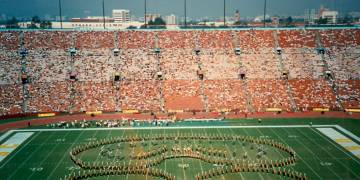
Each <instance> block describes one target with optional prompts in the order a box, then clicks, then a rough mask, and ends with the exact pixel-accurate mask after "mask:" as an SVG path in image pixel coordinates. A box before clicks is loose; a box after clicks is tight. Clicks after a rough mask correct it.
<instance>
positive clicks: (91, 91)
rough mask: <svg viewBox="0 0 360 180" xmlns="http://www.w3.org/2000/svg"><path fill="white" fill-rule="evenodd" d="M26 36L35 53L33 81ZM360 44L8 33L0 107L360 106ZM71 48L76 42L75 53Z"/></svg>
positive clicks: (358, 34)
mask: <svg viewBox="0 0 360 180" xmlns="http://www.w3.org/2000/svg"><path fill="white" fill-rule="evenodd" d="M318 39H320V42H319V41H318ZM20 42H24V47H25V48H26V49H27V51H28V54H27V56H26V71H27V73H26V75H27V76H28V77H29V84H27V85H23V84H22V83H23V82H22V80H21V77H22V73H21V68H22V65H21V57H20V55H19V48H20ZM276 42H278V44H279V46H280V47H281V48H282V54H281V56H278V55H277V53H276V52H275V48H276ZM319 43H320V44H321V45H322V46H323V47H325V48H326V52H325V54H324V56H323V57H324V59H322V56H321V54H318V52H317V51H316V48H318V45H319ZM359 45H360V30H357V29H336V30H329V29H322V30H304V29H302V30H298V29H294V30H186V31H180V30H177V31H167V30H166V31H132V30H129V31H119V32H118V31H57V30H54V31H46V30H37V31H23V32H20V31H7V30H6V31H0V92H1V94H0V115H9V114H18V113H23V112H22V105H23V99H27V112H33V113H37V112H70V111H71V112H82V111H97V110H100V111H111V112H112V111H117V110H129V111H131V110H137V111H140V112H158V111H161V110H162V109H163V108H162V107H161V106H162V105H164V109H165V111H173V110H183V111H190V112H192V111H205V110H208V111H214V112H220V111H236V112H248V111H249V109H248V108H249V107H248V105H250V106H252V107H253V109H254V110H255V111H256V112H263V111H266V109H267V108H280V109H282V110H283V111H291V110H292V105H291V102H292V100H294V102H295V104H296V106H297V107H299V109H300V110H302V111H308V110H311V109H312V108H317V107H320V108H330V109H338V104H337V103H338V102H340V103H342V105H343V107H344V108H360V105H359V93H360V87H359V84H360V83H359V78H360V70H359V68H360V59H359V55H358V54H360V48H359ZM237 47H240V50H241V54H240V55H236V54H235V48H237ZM70 48H76V50H77V52H76V54H74V56H72V57H71V56H70V52H69V49H70ZM114 48H119V49H120V52H119V55H118V56H115V55H114V53H113V49H114ZM155 48H159V50H160V52H159V54H156V53H155V52H154V49H155ZM196 49H197V50H198V52H195V50H196ZM327 68H328V69H327ZM284 70H287V71H288V72H289V74H288V77H287V78H286V79H284V78H283V72H282V71H284ZM326 70H330V72H331V74H332V75H333V77H332V78H331V79H330V80H327V79H325V78H326V76H325V75H324V74H325V71H326ZM159 72H161V73H162V75H163V76H162V78H160V79H159V78H158V77H157V73H159ZM199 72H201V73H202V74H203V75H204V77H203V78H199V76H198V73H199ZM240 72H241V73H243V74H245V75H246V79H245V80H243V79H240V78H239V76H240ZM73 75H74V76H75V79H71V78H70V76H73ZM115 75H119V78H118V80H119V82H115V81H114V79H115ZM26 90H28V92H26ZM24 92H25V93H26V94H27V95H26V96H25V95H24ZM337 97H338V99H336V98H337ZM291 98H293V99H291ZM249 100H250V104H247V103H248V101H249Z"/></svg>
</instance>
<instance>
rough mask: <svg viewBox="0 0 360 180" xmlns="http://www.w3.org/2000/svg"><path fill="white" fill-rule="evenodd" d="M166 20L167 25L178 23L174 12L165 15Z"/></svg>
mask: <svg viewBox="0 0 360 180" xmlns="http://www.w3.org/2000/svg"><path fill="white" fill-rule="evenodd" d="M165 22H166V24H167V25H176V24H177V19H176V16H175V15H174V14H171V15H169V16H165Z"/></svg>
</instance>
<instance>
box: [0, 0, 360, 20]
mask: <svg viewBox="0 0 360 180" xmlns="http://www.w3.org/2000/svg"><path fill="white" fill-rule="evenodd" d="M61 1H62V4H63V15H65V16H67V17H85V16H88V15H94V16H95V15H102V8H101V4H102V0H61ZM267 1H268V14H270V15H303V14H304V9H306V8H316V9H318V8H319V7H320V5H321V4H323V5H325V6H326V7H329V8H332V9H334V8H336V9H337V10H339V11H341V13H342V12H349V11H360V0H267ZM147 2H148V12H149V13H150V12H151V13H160V14H162V15H168V14H171V13H173V14H175V15H177V16H183V14H184V10H183V7H184V5H183V3H184V0H147ZM187 2H188V3H187V4H188V6H187V7H188V16H189V17H200V16H208V17H220V16H222V14H223V0H187ZM226 2H227V6H226V8H227V13H226V14H227V15H228V16H232V15H233V14H234V12H235V10H236V9H239V10H240V14H241V17H246V16H256V15H261V14H262V12H263V5H264V0H226ZM120 8H123V9H130V10H131V13H132V14H133V15H135V16H137V17H139V16H142V15H143V11H144V0H105V9H106V15H108V16H110V15H111V10H112V9H120ZM3 14H5V15H7V16H18V17H19V16H20V17H24V16H29V17H30V16H33V15H39V16H45V15H50V16H57V15H58V0H0V15H3Z"/></svg>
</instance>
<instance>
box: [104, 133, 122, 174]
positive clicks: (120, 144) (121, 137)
mask: <svg viewBox="0 0 360 180" xmlns="http://www.w3.org/2000/svg"><path fill="white" fill-rule="evenodd" d="M124 134H125V131H123V133H122V134H121V138H122V137H123V136H124ZM117 144H120V145H121V142H119V143H117ZM115 146H117V145H115ZM118 151H119V149H118V148H116V150H115V155H114V159H113V162H115V158H116V154H117V152H118ZM109 178H110V175H108V176H107V178H106V180H109Z"/></svg>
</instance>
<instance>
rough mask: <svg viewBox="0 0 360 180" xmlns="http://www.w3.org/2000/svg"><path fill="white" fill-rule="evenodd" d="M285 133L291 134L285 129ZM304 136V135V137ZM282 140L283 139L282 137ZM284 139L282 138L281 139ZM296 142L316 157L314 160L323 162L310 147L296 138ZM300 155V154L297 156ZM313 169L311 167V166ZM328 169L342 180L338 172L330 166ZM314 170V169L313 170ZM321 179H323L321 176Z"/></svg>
mask: <svg viewBox="0 0 360 180" xmlns="http://www.w3.org/2000/svg"><path fill="white" fill-rule="evenodd" d="M284 131H285V132H286V133H287V134H289V132H288V131H287V130H286V129H284ZM303 136H304V135H303ZM279 137H280V136H279ZM280 138H281V137H280ZM281 139H282V138H281ZM295 141H297V142H298V143H300V144H301V145H302V146H303V147H304V149H306V150H307V151H308V152H309V153H310V154H312V157H314V159H317V160H318V162H321V159H320V158H319V157H318V155H317V154H316V153H314V152H313V151H312V150H311V149H309V148H308V146H306V145H305V144H304V143H303V142H302V141H299V140H298V139H297V138H295ZM297 155H298V154H297ZM304 162H305V161H304ZM310 167H311V166H310ZM326 168H327V169H328V170H330V172H332V173H333V174H334V175H335V176H336V177H337V179H341V177H339V176H338V174H336V172H335V171H333V170H332V169H331V168H329V167H328V166H326ZM311 169H312V168H311ZM319 177H321V176H319Z"/></svg>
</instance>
